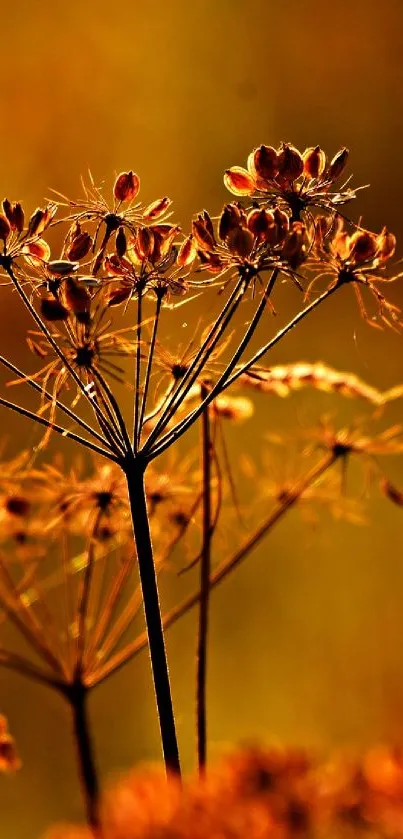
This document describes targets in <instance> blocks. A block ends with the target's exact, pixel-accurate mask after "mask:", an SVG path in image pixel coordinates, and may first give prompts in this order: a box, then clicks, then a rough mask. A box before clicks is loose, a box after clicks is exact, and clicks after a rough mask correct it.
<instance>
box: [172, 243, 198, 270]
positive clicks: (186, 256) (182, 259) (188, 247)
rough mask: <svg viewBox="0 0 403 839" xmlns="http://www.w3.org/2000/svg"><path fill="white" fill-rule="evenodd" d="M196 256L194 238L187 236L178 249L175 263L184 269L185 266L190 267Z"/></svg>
mask: <svg viewBox="0 0 403 839" xmlns="http://www.w3.org/2000/svg"><path fill="white" fill-rule="evenodd" d="M196 254H197V250H196V245H195V242H194V238H193V236H192V235H190V236H187V238H186V239H185V241H184V242H182V244H181V246H180V248H179V251H178V256H177V260H176V261H177V263H178V265H180V267H181V268H185V267H186V266H187V265H191V263H192V262H193V260H194V259H195V258H196Z"/></svg>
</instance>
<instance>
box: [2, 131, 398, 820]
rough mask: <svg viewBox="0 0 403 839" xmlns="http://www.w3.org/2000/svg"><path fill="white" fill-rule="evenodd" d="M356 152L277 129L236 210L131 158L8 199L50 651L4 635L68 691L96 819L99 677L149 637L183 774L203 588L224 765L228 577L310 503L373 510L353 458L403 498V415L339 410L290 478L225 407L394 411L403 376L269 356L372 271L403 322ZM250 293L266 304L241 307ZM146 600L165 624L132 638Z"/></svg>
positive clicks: (25, 482) (27, 507) (19, 461)
mask: <svg viewBox="0 0 403 839" xmlns="http://www.w3.org/2000/svg"><path fill="white" fill-rule="evenodd" d="M347 163H348V152H347V150H346V149H342V150H340V151H339V152H338V153H337V154H336V155H335V156H334V157H333V159H331V160H330V161H329V160H328V159H327V157H326V154H325V152H324V151H323V150H322V149H321V148H320V147H319V146H314V147H310V148H308V149H306V150H305V151H304V152H303V153H301V152H300V151H298V149H296V148H295V147H294V146H292V145H291V144H289V143H283V144H282V145H281V146H280V148H278V149H274V148H272V147H270V146H266V145H261V146H260V147H258V148H256V149H254V150H253V151H252V152H251V154H250V155H249V158H248V162H247V168H245V169H244V168H242V167H240V166H233V167H231V168H230V169H228V170H227V171H226V172H225V175H224V182H225V185H226V187H227V188H228V190H229V192H230V193H231V198H232V200H231V201H229V203H227V204H226V205H225V206H224V207H223V209H222V211H221V213H220V214H219V216H218V218H217V219H215V220H213V216H212V215H210V214H209V213H208V212H207V210H203V211H201V212H200V213H198V214H197V215H196V216H195V218H194V219H193V220H192V221H191V225H190V229H189V231H183V230H182V229H181V228H180V226H179V225H178V224H176V223H175V221H174V220H173V219H172V207H171V201H170V199H169V198H167V197H162V198H158V199H156V200H155V201H153V202H152V203H150V204H148V205H147V206H145V205H143V204H142V203H141V201H140V200H139V195H140V179H139V177H138V175H136V174H135V173H134V172H133V171H127V172H122V173H121V174H120V175H119V176H118V177H117V178H116V180H115V183H114V185H113V189H112V192H111V194H110V196H109V197H108V196H107V195H106V193H105V191H104V190H103V189H101V188H99V187H97V186H96V185H95V183H94V181H93V179H92V177H91V176H90V178H89V183H88V184H86V185H84V195H83V197H82V198H80V199H77V200H72V199H70V198H67V197H66V196H63V195H60V194H59V193H56V196H57V200H55V201H53V202H51V203H48V204H47V206H45V207H44V208H38V209H36V210H35V212H33V213H32V215H31V216H30V217H28V218H27V219H26V217H25V212H24V209H23V207H22V205H21V203H20V202H18V201H17V202H11V201H10V200H8V199H5V200H4V201H3V208H2V209H3V212H2V213H0V242H1V250H0V272H1V277H2V294H4V295H8V294H9V295H10V296H11V298H12V299H13V300H14V301H16V302H17V299H18V298H19V300H20V301H21V302H22V304H23V305H24V306H25V308H26V309H27V311H28V312H29V313H30V316H31V319H32V323H31V327H30V328H29V330H28V335H27V342H28V346H29V349H30V350H31V352H32V359H33V360H32V368H33V369H32V370H30V371H28V372H27V371H26V370H22V369H20V367H18V366H17V365H16V364H15V363H14V361H13V359H12V358H9V357H8V356H7V355H2V356H0V361H1V364H2V366H3V368H4V370H5V371H6V374H7V377H8V380H7V383H6V384H7V387H8V388H9V390H8V392H7V396H9V395H10V393H11V392H12V391H13V392H14V393H16V394H17V393H20V394H23V393H24V392H27V393H28V392H30V393H31V396H33V397H34V398H36V399H37V405H36V410H35V409H32V402H30V403H28V404H29V405H30V407H27V406H25V405H24V404H21V402H20V400H18V397H16V399H17V401H12V399H11V398H6V394H4V396H2V397H1V398H0V406H2V407H3V408H4V409H7V410H8V411H13V412H15V413H17V414H19V415H21V416H22V417H25V418H26V419H28V420H30V421H31V422H32V423H33V424H34V426H35V427H37V428H38V437H37V445H36V446H35V449H34V451H33V452H32V451H31V452H30V453H25V452H22V453H20V455H19V456H18V457H16V458H15V459H14V460H9V461H7V462H5V463H4V464H3V466H2V471H1V479H0V501H1V510H0V603H1V607H2V610H3V613H2V620H3V621H6V620H9V621H11V622H12V623H13V624H14V626H16V627H17V629H18V630H19V632H20V634H21V635H22V636H23V637H24V639H25V642H27V643H28V647H29V648H30V649H31V651H32V653H33V657H32V659H31V658H29V656H28V655H26V656H24V655H21V653H20V652H19V651H18V652H14V651H12V650H10V649H6V647H2V648H1V649H0V662H1V663H2V664H3V665H5V666H6V667H9V668H13V669H17V670H19V672H22V673H24V674H25V675H26V676H28V677H30V678H33V679H36V680H38V681H40V682H42V683H43V684H46V685H48V686H49V687H53V688H54V689H56V690H58V691H59V693H61V695H62V696H63V697H64V698H65V699H66V700H67V702H68V703H69V705H70V707H71V711H72V715H73V720H74V732H75V739H76V744H77V753H78V757H79V773H80V779H81V782H82V788H83V792H84V798H85V804H86V813H87V819H88V822H89V824H90V826H91V830H92V831H93V832H94V835H98V834H99V831H100V829H101V827H100V813H99V804H98V802H99V782H98V776H97V771H96V761H95V758H94V754H93V747H92V741H91V736H90V729H89V724H88V715H87V697H88V692H89V691H90V690H91V689H92V688H94V687H95V686H96V685H97V684H99V683H100V682H101V681H103V680H104V679H105V678H106V677H108V676H109V675H111V674H112V673H113V672H115V671H116V670H117V669H118V668H119V667H121V666H122V665H123V664H125V662H127V661H128V660H129V659H130V658H132V657H133V655H135V654H136V652H138V651H139V650H140V649H142V648H143V647H144V646H147V647H148V650H149V654H150V661H151V669H152V676H153V682H154V688H155V698H156V705H157V712H158V717H159V723H160V731H161V745H162V751H163V755H164V761H165V766H166V768H167V770H168V771H169V772H170V773H174V774H175V775H176V776H177V777H178V778H179V777H180V756H179V749H178V742H177V735H176V726H175V715H174V708H173V703H172V694H171V685H170V677H169V670H168V662H167V655H166V650H165V642H164V630H165V629H166V628H167V627H168V626H169V625H170V624H171V623H173V622H174V621H175V620H177V619H179V618H180V616H181V615H182V614H183V613H184V612H185V611H187V609H189V608H190V607H192V606H194V605H196V604H198V609H199V620H198V638H197V670H196V685H197V689H196V694H197V703H196V705H197V707H196V729H197V759H198V764H199V768H200V772H201V774H203V773H204V772H205V765H206V757H207V722H206V720H207V709H206V663H207V652H208V643H207V642H208V618H209V600H210V590H211V588H212V587H213V586H214V585H216V584H218V583H219V582H220V581H221V580H223V579H224V578H225V577H226V576H227V574H228V573H229V572H230V571H231V570H232V569H233V568H235V567H236V566H237V565H238V564H239V562H240V561H241V560H243V559H244V557H246V556H247V555H248V554H249V553H250V551H251V550H252V549H253V548H254V547H255V546H256V545H257V544H258V543H260V542H261V540H262V539H263V538H264V537H265V536H266V534H267V533H268V532H269V531H270V529H271V528H272V527H273V526H274V525H275V524H276V522H277V521H279V520H280V519H281V518H282V517H283V515H285V514H286V513H287V511H288V510H289V509H291V508H292V507H293V506H295V505H296V504H299V503H300V502H303V501H304V502H309V504H312V505H314V504H315V503H318V502H319V501H320V502H323V501H324V502H325V503H326V505H327V506H330V508H331V510H332V512H333V513H335V514H337V515H343V514H346V515H348V516H349V517H350V518H352V519H357V518H359V514H358V513H357V510H356V509H355V506H354V499H348V498H345V497H343V493H341V492H340V489H343V485H344V484H343V475H344V473H345V465H346V463H347V461H349V460H350V458H351V457H357V458H360V459H361V460H364V462H365V463H366V464H368V462H371V474H372V475H376V478H377V481H378V484H379V486H380V488H381V491H382V492H383V494H384V495H385V496H386V497H387V498H388V499H390V500H391V501H393V502H394V503H395V504H397V505H398V506H402V503H403V498H402V494H401V490H400V489H399V487H396V486H395V485H394V484H393V483H392V482H391V481H390V480H389V478H388V476H387V475H386V474H385V473H384V471H383V468H382V469H381V467H380V465H379V458H380V456H381V455H387V454H394V455H398V454H400V452H401V433H402V430H401V428H400V427H396V426H386V427H385V428H383V429H381V430H379V429H378V430H376V431H375V430H374V429H373V428H371V427H370V428H369V429H368V430H366V431H365V433H364V431H363V429H362V428H360V427H359V426H357V427H356V429H355V431H350V430H349V429H335V428H334V427H331V426H330V424H329V422H328V421H323V422H322V424H321V427H320V430H319V432H316V438H315V445H313V444H312V443H311V445H305V449H304V461H306V456H307V455H309V456H310V461H311V462H310V465H309V468H308V469H306V466H305V468H304V469H301V468H300V467H298V469H295V473H294V476H293V477H292V479H287V481H280V482H276V481H273V480H271V481H270V480H269V479H268V478H267V475H265V474H264V468H263V466H262V465H260V467H259V469H257V470H255V472H254V471H253V468H252V467H251V465H250V461H248V463H249V465H248V466H246V465H245V463H244V467H242V463H241V462H240V463H239V464H234V463H232V461H231V458H230V457H229V451H228V448H227V445H226V440H225V423H226V422H227V423H228V422H243V421H246V420H249V419H250V418H251V417H252V414H253V412H254V408H255V401H254V395H255V394H257V393H258V392H259V394H260V396H259V403H260V401H261V398H262V395H263V394H266V395H267V396H268V398H270V397H273V396H275V395H277V396H288V395H289V394H290V393H292V392H293V391H295V390H299V389H301V388H306V387H311V388H314V389H317V390H323V391H326V392H328V393H330V394H333V395H336V394H339V395H342V396H349V397H351V398H355V399H360V400H361V401H364V402H365V403H366V404H367V405H368V406H369V407H370V408H371V407H372V408H373V410H374V411H376V414H377V417H376V419H375V420H374V422H375V421H379V418H380V417H383V416H384V415H385V414H386V412H387V405H388V403H389V402H390V401H391V400H393V399H397V398H399V397H400V396H401V395H402V387H401V386H400V384H399V383H397V385H396V387H394V388H392V389H390V390H389V391H386V392H382V391H380V390H378V389H376V388H374V387H373V386H372V385H371V384H368V383H365V382H362V381H361V380H360V379H359V378H358V377H357V376H355V375H354V373H352V372H347V373H345V372H340V371H337V370H334V369H332V368H330V367H329V366H327V365H326V363H324V362H316V363H306V362H304V361H301V360H300V359H297V360H296V361H295V363H293V364H288V365H280V366H276V367H273V366H262V364H263V363H264V364H265V365H269V364H270V361H269V360H268V359H269V355H270V350H271V349H272V348H273V347H274V346H276V345H277V344H279V343H280V342H281V341H282V340H283V339H285V338H286V336H287V334H288V333H289V332H290V331H291V330H293V329H294V328H295V327H297V326H298V324H299V323H300V322H301V321H303V320H304V319H305V318H308V317H310V315H311V314H312V313H313V312H314V311H315V310H316V309H319V307H321V306H322V304H325V303H326V301H328V300H330V299H331V298H332V297H333V296H334V295H335V294H336V293H337V292H338V290H339V289H340V288H342V287H343V288H345V287H347V286H350V288H351V289H352V290H353V292H354V293H355V296H356V299H357V301H358V305H359V311H360V313H361V315H362V316H363V317H364V318H365V320H366V321H367V323H368V324H369V325H371V326H375V327H378V328H382V327H384V326H388V327H390V328H392V329H394V330H396V331H399V329H400V326H401V320H400V318H401V315H400V311H399V309H398V307H397V305H396V304H395V303H394V302H393V300H391V299H389V295H387V294H385V293H384V288H385V287H386V286H390V285H391V284H392V283H393V282H394V281H396V280H398V279H399V277H400V274H399V273H397V272H396V273H394V272H393V269H392V270H388V268H389V265H391V264H393V256H394V253H395V248H396V241H395V237H394V235H393V234H392V233H390V232H389V231H388V229H387V228H386V227H381V228H380V230H379V232H371V231H369V230H366V229H365V228H364V227H362V225H361V224H355V223H354V222H353V221H351V220H348V218H347V216H346V214H345V213H346V211H345V206H346V205H347V204H349V203H351V202H353V201H354V199H355V198H356V190H354V189H353V188H351V187H350V186H348V183H349V181H346V182H344V183H343V182H342V181H343V177H344V171H345V169H346V166H347ZM49 234H51V235H49ZM57 234H59V245H58V247H57V250H56V251H55V250H53V251H52V250H51V247H50V244H49V242H50V241H51V242H52V247H53V249H55V245H54V242H55V240H57ZM280 282H290V283H292V284H293V285H294V286H295V287H296V288H297V290H298V293H299V295H300V296H299V299H300V301H301V305H300V307H299V308H297V310H296V312H295V313H294V314H293V316H292V317H291V319H290V320H288V321H287V322H285V323H283V325H282V326H281V328H280V329H278V331H276V332H273V330H272V326H271V325H272V323H273V320H272V317H271V316H272V314H273V312H274V311H275V305H276V300H275V298H276V291H277V287H278V285H279V283H280ZM319 286H321V288H319ZM195 299H197V302H196V303H195V304H193V303H192V301H194V300H195ZM183 306H186V307H187V309H186V311H187V318H190V317H192V313H194V312H195V309H196V310H197V311H196V314H197V320H196V322H195V324H194V327H192V338H191V340H190V341H189V342H188V344H187V345H181V344H180V343H179V342H178V340H175V336H174V337H171V336H170V335H169V326H170V322H171V321H170V318H171V319H172V317H173V312H174V311H175V310H176V309H178V308H179V307H183ZM243 306H245V307H247V310H248V319H247V322H246V325H245V324H244V318H236V317H235V316H236V315H237V313H238V312H239V311H241V310H242V307H243ZM213 312H214V313H213ZM200 313H201V316H200ZM242 323H243V325H241V324H242ZM259 336H260V341H259ZM252 339H253V342H252ZM252 346H253V349H252ZM256 346H257V347H258V348H257V349H256ZM303 355H304V354H303V352H301V357H302V358H303ZM21 398H23V397H21ZM128 405H129V406H130V407H129V410H128V407H127V406H128ZM196 425H197V426H198V428H199V429H200V446H199V447H198V448H197V450H195V451H193V450H191V451H188V452H187V454H186V455H184V454H183V451H182V449H181V448H180V447H179V448H178V449H177V450H176V449H175V448H174V447H175V446H176V445H177V443H178V441H180V440H181V438H182V437H183V436H184V435H185V433H186V432H187V431H188V430H189V429H191V428H192V427H194V426H196ZM51 437H52V442H54V441H55V439H56V438H58V439H59V440H60V439H61V438H64V439H68V440H70V441H72V442H73V443H74V444H75V445H76V446H77V447H79V449H80V451H81V453H84V451H85V450H87V453H89V454H91V455H92V456H93V458H95V459H93V461H92V466H91V467H90V468H89V467H88V465H87V464H86V463H83V462H79V461H78V460H75V461H74V464H73V466H71V467H68V468H67V467H65V466H64V461H63V458H62V456H61V455H58V456H54V457H53V458H51V457H49V458H48V460H47V462H46V463H43V462H41V457H42V452H43V449H44V448H45V446H46V444H47V443H48V442H49V440H50V438H51ZM319 438H320V440H319ZM318 442H319V445H318ZM305 444H306V441H305ZM161 457H162V460H160V458H161ZM270 458H271V454H270V453H268V454H267V460H268V461H269V462H270ZM375 458H376V460H375ZM263 462H264V459H262V463H263ZM340 463H341V464H342V466H343V468H342V469H341V471H340V470H339V471H338V472H337V464H340ZM161 464H162V465H161ZM333 467H335V469H334V468H333ZM240 468H244V474H243V475H242V476H241V477H242V480H241V483H244V482H245V480H246V472H247V471H248V470H249V477H252V482H253V485H254V492H255V500H256V503H253V504H251V505H250V509H247V510H245V504H244V502H243V500H242V498H240V497H239V493H238V484H239V480H238V479H239V477H240V472H239V469H240ZM237 470H238V471H237ZM245 470H246V471H245ZM335 476H336V478H335ZM267 498H270V499H271V502H272V505H271V509H270V511H269V513H267V503H266V502H267ZM262 501H264V502H265V504H262V503H261V502H262ZM350 501H352V502H353V503H352V504H350ZM302 506H303V505H302ZM263 507H264V513H263V512H262V509H263ZM251 510H252V513H251ZM237 526H239V527H238V530H237ZM231 538H232V542H231ZM178 557H180V559H179V560H178ZM215 557H217V560H216V559H215ZM172 560H173V561H172ZM177 560H178V563H177V565H176V568H177V570H178V571H179V572H180V573H182V572H185V571H188V570H189V569H191V568H192V569H194V570H193V573H195V572H196V573H197V575H198V582H197V585H196V590H195V593H194V594H193V595H192V596H190V597H189V596H188V597H187V599H185V600H183V601H182V602H179V605H178V606H177V607H176V608H175V609H174V610H173V611H171V612H170V613H167V614H164V613H162V611H161V606H160V600H159V587H158V579H159V576H160V575H161V574H162V573H165V572H166V570H167V569H168V570H172V567H175V562H176V561H177ZM178 564H179V568H178ZM139 610H143V612H144V619H145V631H144V633H143V634H142V635H141V636H138V637H133V622H134V619H135V618H136V616H137V614H138V612H139ZM38 657H39V658H38ZM4 736H6V734H4ZM7 736H8V735H7ZM4 765H5V766H7V762H5V764H4ZM10 768H12V761H10ZM122 836H123V834H122Z"/></svg>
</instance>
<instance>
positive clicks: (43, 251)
mask: <svg viewBox="0 0 403 839" xmlns="http://www.w3.org/2000/svg"><path fill="white" fill-rule="evenodd" d="M22 252H23V253H24V254H25V256H26V258H27V259H31V260H32V262H33V263H34V264H35V265H36V264H38V263H40V264H42V263H43V262H48V260H49V257H50V247H49V245H48V243H47V242H45V240H44V239H36V241H35V242H27V244H26V245H24V247H23V249H22Z"/></svg>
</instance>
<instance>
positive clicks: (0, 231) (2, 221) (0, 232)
mask: <svg viewBox="0 0 403 839" xmlns="http://www.w3.org/2000/svg"><path fill="white" fill-rule="evenodd" d="M10 233H11V225H10V222H9V220H8V218H7V216H5V215H3V213H0V239H3V242H4V243H5V242H6V240H7V237H8V236H9V234H10Z"/></svg>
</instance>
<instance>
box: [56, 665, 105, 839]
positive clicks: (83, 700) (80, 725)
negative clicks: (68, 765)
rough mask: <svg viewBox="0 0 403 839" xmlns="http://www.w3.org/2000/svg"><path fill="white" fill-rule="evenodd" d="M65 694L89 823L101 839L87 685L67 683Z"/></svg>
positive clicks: (97, 784)
mask: <svg viewBox="0 0 403 839" xmlns="http://www.w3.org/2000/svg"><path fill="white" fill-rule="evenodd" d="M63 693H64V695H65V697H66V699H67V701H68V703H69V705H70V708H71V712H72V717H73V736H74V741H75V744H76V751H77V761H78V771H79V776H80V780H81V786H82V791H83V798H84V803H85V811H86V817H87V822H88V824H89V825H90V827H91V828H92V830H93V833H94V837H97V839H101V837H102V830H101V823H100V817H99V782H98V774H97V769H96V765H95V758H94V749H93V744H92V738H91V732H90V728H89V722H88V711H87V698H88V688H86V687H85V685H83V683H82V681H81V680H77V681H76V682H74V683H73V684H71V685H68V686H66V688H65V689H64V691H63Z"/></svg>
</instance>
